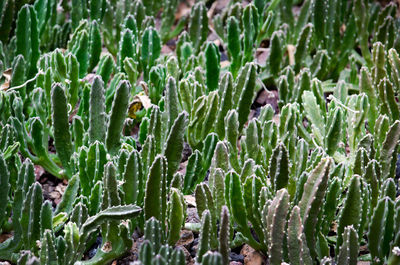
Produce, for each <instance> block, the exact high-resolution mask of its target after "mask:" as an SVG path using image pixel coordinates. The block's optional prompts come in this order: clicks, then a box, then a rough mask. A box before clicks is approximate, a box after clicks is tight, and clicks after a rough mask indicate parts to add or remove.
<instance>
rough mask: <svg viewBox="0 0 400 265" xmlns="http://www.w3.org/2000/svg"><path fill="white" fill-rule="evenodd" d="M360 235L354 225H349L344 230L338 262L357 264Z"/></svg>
mask: <svg viewBox="0 0 400 265" xmlns="http://www.w3.org/2000/svg"><path fill="white" fill-rule="evenodd" d="M357 256H358V236H357V232H356V230H355V229H354V228H353V227H352V226H347V227H346V228H345V229H344V231H343V244H342V245H341V247H340V252H339V255H338V258H337V262H338V263H340V264H354V265H355V264H357Z"/></svg>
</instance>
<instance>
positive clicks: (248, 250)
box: [240, 245, 264, 265]
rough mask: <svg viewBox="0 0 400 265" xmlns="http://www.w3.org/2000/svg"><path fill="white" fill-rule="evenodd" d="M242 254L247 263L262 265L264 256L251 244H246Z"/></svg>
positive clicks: (248, 264)
mask: <svg viewBox="0 0 400 265" xmlns="http://www.w3.org/2000/svg"><path fill="white" fill-rule="evenodd" d="M240 254H242V255H243V256H244V264H245V265H262V264H264V263H263V261H264V258H263V257H262V256H261V254H260V253H258V252H257V251H256V250H254V249H253V248H252V247H250V246H249V245H244V246H243V248H242V250H241V251H240Z"/></svg>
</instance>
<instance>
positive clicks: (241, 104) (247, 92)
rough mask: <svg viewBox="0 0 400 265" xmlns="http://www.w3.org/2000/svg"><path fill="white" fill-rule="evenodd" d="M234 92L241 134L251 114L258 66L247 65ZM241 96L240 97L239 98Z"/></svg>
mask: <svg viewBox="0 0 400 265" xmlns="http://www.w3.org/2000/svg"><path fill="white" fill-rule="evenodd" d="M237 79H238V80H237V81H236V82H237V84H236V88H235V92H234V99H233V100H234V102H235V103H234V104H237V105H236V106H237V107H236V111H237V112H238V114H239V116H238V121H239V132H240V131H241V130H242V129H243V126H244V123H245V122H246V121H247V118H248V115H249V113H250V108H249V106H250V104H251V103H250V102H252V101H253V97H254V92H255V87H256V66H255V65H254V64H253V63H249V64H246V65H245V66H244V67H243V68H242V69H241V72H240V73H239V76H238V78H237ZM238 95H240V96H239V97H237V96H238Z"/></svg>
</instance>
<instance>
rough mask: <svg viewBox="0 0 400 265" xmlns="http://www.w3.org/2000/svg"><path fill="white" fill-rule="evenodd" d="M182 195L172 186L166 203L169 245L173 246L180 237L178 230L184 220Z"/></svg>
mask: <svg viewBox="0 0 400 265" xmlns="http://www.w3.org/2000/svg"><path fill="white" fill-rule="evenodd" d="M184 203H185V202H184V201H183V196H182V194H181V193H180V192H179V190H177V189H175V188H172V189H171V193H170V201H169V203H168V239H167V242H168V244H169V245H171V246H173V245H175V243H176V242H177V241H178V239H179V237H180V231H181V228H182V225H183V222H184V217H185V213H184V210H185V207H184Z"/></svg>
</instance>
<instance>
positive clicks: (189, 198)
mask: <svg viewBox="0 0 400 265" xmlns="http://www.w3.org/2000/svg"><path fill="white" fill-rule="evenodd" d="M183 197H184V198H185V201H186V204H187V206H189V207H196V198H195V197H194V196H193V195H184V196H183Z"/></svg>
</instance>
